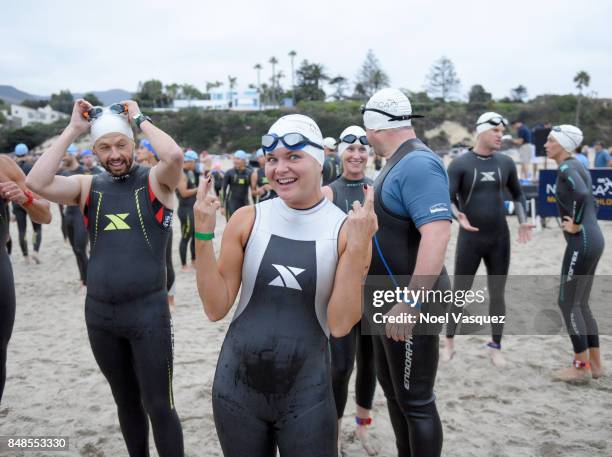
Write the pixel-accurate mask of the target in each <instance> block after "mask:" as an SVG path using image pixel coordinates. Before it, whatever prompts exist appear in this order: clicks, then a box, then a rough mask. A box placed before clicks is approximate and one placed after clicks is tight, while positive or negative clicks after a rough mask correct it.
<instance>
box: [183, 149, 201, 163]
mask: <svg viewBox="0 0 612 457" xmlns="http://www.w3.org/2000/svg"><path fill="white" fill-rule="evenodd" d="M196 160H198V153H197V152H195V151H192V150H189V151H185V161H187V162H195V161H196Z"/></svg>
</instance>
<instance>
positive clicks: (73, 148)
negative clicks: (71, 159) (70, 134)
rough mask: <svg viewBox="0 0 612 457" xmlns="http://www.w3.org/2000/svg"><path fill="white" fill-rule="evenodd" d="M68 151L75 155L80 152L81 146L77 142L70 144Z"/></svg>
mask: <svg viewBox="0 0 612 457" xmlns="http://www.w3.org/2000/svg"><path fill="white" fill-rule="evenodd" d="M66 152H67V153H68V154H70V155H71V156H75V155H76V153H77V152H79V148H78V147H77V145H76V144H74V143H72V144H71V145H70V146H68V149H66Z"/></svg>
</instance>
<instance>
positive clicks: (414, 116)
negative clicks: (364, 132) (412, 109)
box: [361, 105, 425, 122]
mask: <svg viewBox="0 0 612 457" xmlns="http://www.w3.org/2000/svg"><path fill="white" fill-rule="evenodd" d="M366 111H372V112H374V113H378V114H382V115H383V116H387V117H388V118H389V122H392V121H409V120H410V119H418V118H420V117H425V116H423V115H421V114H402V115H401V116H397V115H395V114H391V113H387V112H385V111H383V110H380V109H376V108H366V107H365V105H361V114H364V113H365V112H366Z"/></svg>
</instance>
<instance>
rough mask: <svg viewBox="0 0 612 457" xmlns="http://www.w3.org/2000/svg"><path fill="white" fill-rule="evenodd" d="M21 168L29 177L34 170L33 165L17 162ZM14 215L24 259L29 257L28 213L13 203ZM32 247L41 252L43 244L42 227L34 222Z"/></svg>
mask: <svg viewBox="0 0 612 457" xmlns="http://www.w3.org/2000/svg"><path fill="white" fill-rule="evenodd" d="M17 165H19V168H21V170H22V171H23V173H24V174H25V175H26V176H27V175H28V173H30V170H31V169H32V164H30V163H28V162H26V161H24V160H20V161H18V162H17ZM13 214H14V215H15V219H16V221H17V230H18V231H19V247H20V248H21V253H22V254H23V256H24V257H27V256H28V253H29V251H28V240H27V238H26V235H27V229H28V213H27V212H26V210H25V209H23V208H22V207H21V206H20V205H18V204H16V203H15V202H13ZM30 221H31V222H32V231H33V233H32V245H33V247H34V252H38V251H40V244H41V243H42V225H41V224H38V223H36V222H34V221H32V220H31V219H30Z"/></svg>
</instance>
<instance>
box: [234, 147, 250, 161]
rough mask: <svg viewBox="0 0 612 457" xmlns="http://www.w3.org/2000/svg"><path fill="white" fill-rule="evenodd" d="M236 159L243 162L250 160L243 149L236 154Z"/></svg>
mask: <svg viewBox="0 0 612 457" xmlns="http://www.w3.org/2000/svg"><path fill="white" fill-rule="evenodd" d="M234 158H236V159H241V160H247V159H248V158H249V155H248V154H247V153H246V152H244V151H243V150H242V149H239V150H238V151H236V152H234Z"/></svg>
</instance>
